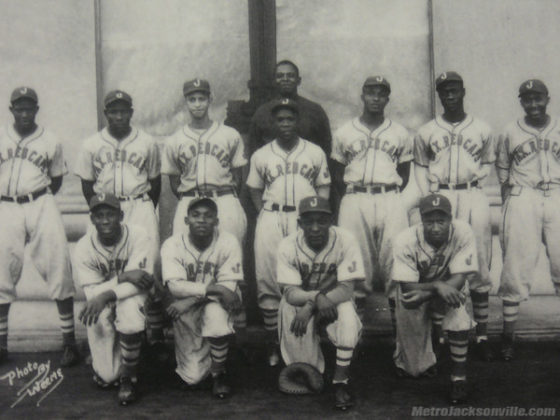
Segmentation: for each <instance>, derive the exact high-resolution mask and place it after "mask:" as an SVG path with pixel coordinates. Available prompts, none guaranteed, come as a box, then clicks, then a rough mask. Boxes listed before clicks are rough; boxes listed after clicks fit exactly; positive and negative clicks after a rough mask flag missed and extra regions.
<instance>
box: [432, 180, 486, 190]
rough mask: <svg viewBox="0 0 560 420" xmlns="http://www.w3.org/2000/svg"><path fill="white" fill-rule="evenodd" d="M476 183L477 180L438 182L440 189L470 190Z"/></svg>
mask: <svg viewBox="0 0 560 420" xmlns="http://www.w3.org/2000/svg"><path fill="white" fill-rule="evenodd" d="M477 185H478V180H475V181H473V182H465V183H464V184H439V189H440V190H470V189H471V188H472V187H476V186H477Z"/></svg>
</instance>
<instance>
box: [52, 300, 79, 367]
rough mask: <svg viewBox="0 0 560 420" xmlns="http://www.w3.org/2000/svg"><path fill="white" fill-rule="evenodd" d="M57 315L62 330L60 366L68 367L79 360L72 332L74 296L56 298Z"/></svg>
mask: <svg viewBox="0 0 560 420" xmlns="http://www.w3.org/2000/svg"><path fill="white" fill-rule="evenodd" d="M56 307H57V309H58V317H59V318H60V329H61V331H62V358H61V359H60V366H62V367H69V366H73V365H75V364H77V363H78V362H79V361H80V353H79V352H78V347H77V346H76V336H75V334H74V298H73V297H69V298H66V299H63V300H56Z"/></svg>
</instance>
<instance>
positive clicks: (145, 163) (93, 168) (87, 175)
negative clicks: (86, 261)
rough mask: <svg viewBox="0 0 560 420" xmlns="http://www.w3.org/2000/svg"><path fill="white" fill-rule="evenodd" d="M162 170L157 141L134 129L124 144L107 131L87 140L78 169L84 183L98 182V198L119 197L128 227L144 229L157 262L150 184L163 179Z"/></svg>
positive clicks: (77, 171) (83, 146) (155, 224)
mask: <svg viewBox="0 0 560 420" xmlns="http://www.w3.org/2000/svg"><path fill="white" fill-rule="evenodd" d="M160 166H161V162H160V154H159V149H158V146H157V144H156V142H155V140H154V139H153V138H152V137H151V136H150V135H149V134H147V133H145V132H144V131H142V130H139V129H137V128H136V127H132V130H131V131H130V134H129V135H128V136H127V137H125V138H124V139H122V140H120V141H119V140H117V139H115V138H114V137H113V136H111V134H110V133H109V130H108V129H107V128H104V129H103V130H101V131H99V132H98V133H95V134H94V135H93V136H91V137H89V138H87V139H86V140H85V141H84V143H83V145H82V150H81V152H80V154H79V155H78V158H77V161H76V165H75V167H74V171H75V173H76V175H78V176H79V177H80V178H81V179H83V180H86V181H95V184H94V186H93V190H94V191H95V193H96V194H98V193H111V194H115V195H116V196H117V197H119V199H120V200H121V208H122V210H123V213H124V223H126V224H132V225H139V226H142V227H144V229H145V230H146V233H147V234H148V240H149V241H150V243H152V250H153V252H154V258H155V257H157V256H158V255H159V223H158V219H157V215H156V212H155V209H154V204H153V201H152V200H151V199H150V197H149V196H148V191H149V190H150V182H149V180H150V179H154V178H156V177H157V176H159V174H160ZM91 229H93V227H91Z"/></svg>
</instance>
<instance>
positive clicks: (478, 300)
mask: <svg viewBox="0 0 560 420" xmlns="http://www.w3.org/2000/svg"><path fill="white" fill-rule="evenodd" d="M471 300H472V305H473V315H474V320H475V321H476V336H477V341H478V342H480V341H481V340H487V339H488V312H489V311H488V292H484V293H478V292H475V291H474V290H471Z"/></svg>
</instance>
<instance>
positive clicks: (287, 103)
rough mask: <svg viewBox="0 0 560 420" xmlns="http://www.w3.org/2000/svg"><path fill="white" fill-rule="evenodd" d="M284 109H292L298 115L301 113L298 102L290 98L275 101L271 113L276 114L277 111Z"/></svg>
mask: <svg viewBox="0 0 560 420" xmlns="http://www.w3.org/2000/svg"><path fill="white" fill-rule="evenodd" d="M282 108H285V109H291V110H292V111H294V112H295V113H296V114H298V113H299V107H298V104H297V102H296V101H294V100H293V99H290V98H282V99H277V100H275V101H274V103H273V104H272V108H270V112H271V113H272V114H274V113H275V112H276V111H277V110H279V109H282Z"/></svg>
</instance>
